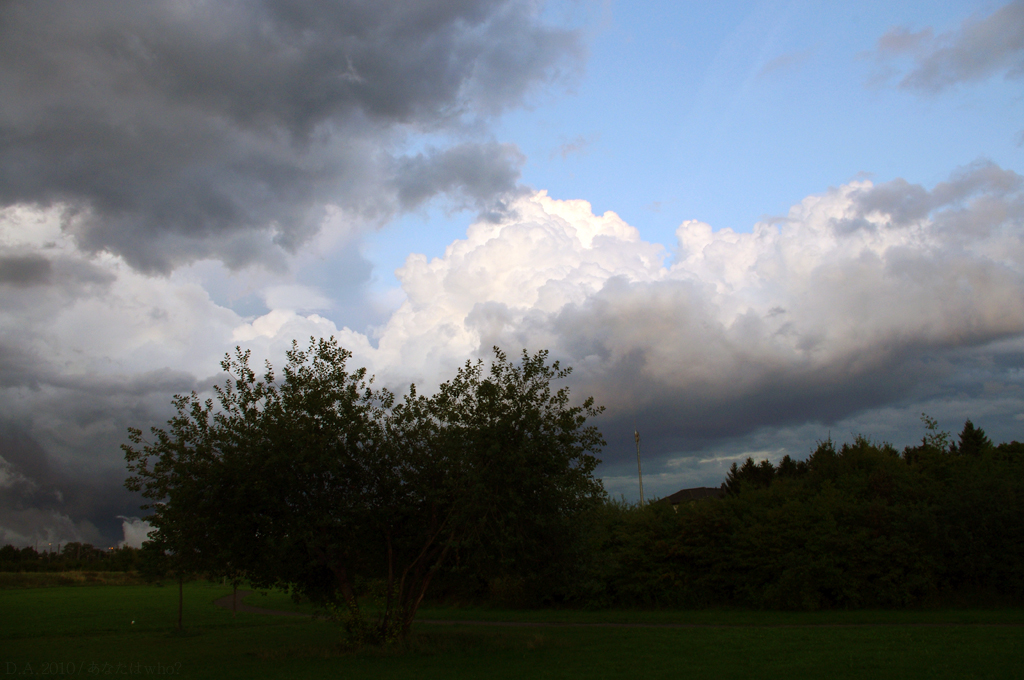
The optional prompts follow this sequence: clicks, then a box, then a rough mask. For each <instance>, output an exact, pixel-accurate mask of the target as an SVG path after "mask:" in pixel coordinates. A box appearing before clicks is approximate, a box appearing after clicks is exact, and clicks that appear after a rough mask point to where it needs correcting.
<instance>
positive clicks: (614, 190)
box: [368, 2, 1024, 284]
mask: <svg viewBox="0 0 1024 680" xmlns="http://www.w3.org/2000/svg"><path fill="white" fill-rule="evenodd" d="M1000 6H1001V3H993V2H987V3H986V2H960V3H956V2H953V3H931V2H906V3H888V2H861V3H855V4H847V5H842V4H836V3H816V2H789V3H774V2H727V3H713V4H709V5H707V6H702V7H693V6H685V7H681V6H680V5H679V4H678V3H671V2H664V3H659V2H650V3H646V2H645V3H605V4H602V5H599V6H592V5H586V4H575V3H574V4H573V5H571V6H570V7H568V8H566V7H561V8H558V9H550V10H549V12H548V14H549V16H551V17H552V19H553V20H562V21H565V20H566V19H568V20H569V22H571V23H572V24H573V25H581V26H583V27H584V29H585V31H586V33H587V35H588V41H587V44H588V48H589V55H588V57H587V59H586V61H585V63H584V64H583V65H582V67H581V70H582V73H581V74H580V75H579V76H578V77H577V78H575V79H571V80H570V82H569V84H568V87H563V88H560V87H559V86H558V84H555V85H553V86H549V87H548V88H545V89H544V90H543V91H542V92H538V93H536V94H534V95H533V96H532V97H531V101H530V106H529V108H525V107H524V108H522V109H519V110H516V111H513V112H510V113H508V114H505V115H504V116H503V117H502V118H501V119H500V120H499V121H498V122H497V123H496V124H495V125H494V126H493V127H492V133H493V135H494V137H495V138H497V139H499V140H502V141H513V142H515V143H516V144H517V145H518V146H519V147H520V149H521V150H522V151H523V153H524V154H525V156H526V162H525V164H524V165H523V168H522V173H523V174H522V180H523V181H524V182H525V183H526V184H529V185H531V186H533V187H536V188H539V189H546V190H547V191H548V193H549V194H550V195H551V196H553V197H556V198H565V199H568V198H583V199H585V200H588V201H590V202H591V203H592V205H593V206H594V211H595V212H597V213H601V212H604V211H605V210H612V211H614V212H616V213H618V214H619V215H620V216H622V217H623V218H624V219H625V220H626V221H627V222H629V223H630V224H632V225H634V226H636V227H637V228H639V229H640V231H641V233H642V234H643V235H644V237H645V238H647V239H649V240H653V241H657V242H659V243H663V244H665V245H667V246H669V247H671V246H672V245H673V244H674V240H675V237H674V231H675V228H676V227H677V226H678V225H679V223H680V222H682V221H683V220H684V219H700V220H702V221H705V222H707V223H709V224H711V225H712V226H713V227H715V228H724V227H728V228H730V229H734V230H736V231H750V229H751V228H752V227H753V225H754V224H755V223H756V222H757V221H759V220H760V219H762V217H764V216H772V215H781V214H785V213H786V211H788V209H789V207H790V205H792V204H793V203H795V202H797V201H799V200H800V199H802V198H803V197H804V196H807V195H809V194H813V193H819V192H822V191H824V190H825V189H826V188H827V187H829V186H836V185H839V184H842V183H844V182H848V181H850V180H853V179H856V178H858V177H863V176H867V177H870V178H872V179H874V180H875V181H878V182H882V181H888V180H892V179H896V178H903V179H906V180H907V181H909V182H912V183H920V184H922V185H924V186H932V185H934V184H936V183H938V182H940V181H942V180H944V179H945V178H946V177H947V176H948V174H949V173H950V171H952V170H953V169H954V168H956V167H959V166H963V165H967V164H969V163H971V162H973V161H976V160H978V159H982V158H984V159H989V160H992V161H994V162H996V163H998V164H999V165H1000V166H1002V167H1004V168H1020V167H1021V162H1022V160H1024V145H1022V144H1021V137H1020V135H1021V133H1022V131H1024V101H1022V95H1024V91H1022V90H1021V87H1020V81H1019V80H1007V79H1006V78H1005V77H1004V74H1003V73H998V72H997V73H993V74H992V75H991V76H990V77H988V78H984V79H982V80H980V81H979V82H971V83H964V84H960V85H957V86H955V87H951V88H949V89H946V90H944V91H942V92H937V93H931V92H925V93H919V92H914V91H907V90H905V89H901V88H899V87H898V86H897V84H898V80H899V75H900V74H902V73H904V72H905V70H906V69H907V67H908V66H909V65H910V60H909V59H907V58H895V59H883V58H879V57H878V55H877V44H878V41H879V39H880V38H881V37H882V36H883V35H885V34H886V33H887V32H888V31H890V30H892V29H893V28H896V27H904V28H906V29H908V30H910V31H912V32H914V31H921V30H924V29H926V28H932V29H933V31H934V33H935V34H936V35H938V34H942V33H947V32H954V31H956V30H957V29H958V28H959V27H960V25H961V24H962V23H963V22H964V21H965V20H968V19H971V18H984V17H986V16H988V15H990V14H991V13H992V12H993V11H994V10H996V9H997V8H999V7H1000ZM890 69H892V70H894V71H895V73H894V74H892V75H891V76H890V77H888V78H884V76H885V75H886V72H887V71H888V70H890ZM432 213H433V214H431V216H430V218H429V219H428V220H422V219H421V218H420V216H418V215H410V216H408V217H406V218H405V219H404V220H403V222H402V224H401V226H400V227H399V228H389V229H387V230H383V231H381V232H378V233H377V234H375V235H374V236H373V237H372V238H371V239H370V243H371V244H372V245H371V246H370V249H369V250H368V252H369V253H370V254H371V259H372V260H373V261H374V262H375V264H377V263H378V262H379V267H378V268H379V269H380V271H379V272H377V274H378V275H379V276H381V277H382V282H387V283H389V284H394V283H395V282H394V279H393V278H392V277H389V276H388V275H387V270H388V269H389V268H396V267H398V266H400V265H401V263H402V262H404V260H405V257H406V255H407V251H416V252H423V253H426V254H428V255H430V256H437V255H440V254H441V253H442V252H443V249H444V247H445V246H447V245H448V243H449V242H450V241H451V240H453V239H455V238H458V237H460V236H462V235H463V234H464V229H465V226H466V225H467V224H468V223H469V222H471V221H472V217H473V216H472V215H454V216H452V217H448V216H446V215H445V214H444V211H443V210H440V209H436V210H434V211H432ZM396 232H401V233H400V234H398V233H396Z"/></svg>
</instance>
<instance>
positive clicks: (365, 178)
mask: <svg viewBox="0 0 1024 680" xmlns="http://www.w3.org/2000/svg"><path fill="white" fill-rule="evenodd" d="M580 49H581V47H580V42H579V37H578V36H577V34H575V33H573V32H567V31H562V30H557V29H553V28H550V27H547V26H544V25H542V24H541V23H540V22H539V20H538V18H537V16H536V13H535V7H534V5H533V3H530V2H525V1H521V0H461V1H458V2H450V1H447V0H419V1H417V2H402V3H391V2H377V1H363V0H347V1H344V2H331V3H322V2H312V1H310V0H264V1H262V2H230V1H229V2H219V1H218V2H196V3H127V4H126V3H122V2H112V1H105V0H82V1H80V2H75V3H71V4H68V3H63V2H52V1H49V0H41V1H32V2H28V1H18V0H13V1H10V2H5V3H3V4H0V205H12V204H16V203H38V204H42V205H49V204H53V203H61V204H66V205H67V206H68V212H67V214H66V225H65V227H66V228H67V229H69V230H72V231H73V232H74V233H75V234H76V236H77V237H78V240H79V243H80V245H81V246H82V247H84V248H86V249H88V250H91V251H100V250H107V251H110V252H113V253H116V254H120V255H122V256H124V257H125V259H126V260H127V261H128V262H129V263H131V264H132V265H133V266H135V267H138V268H141V269H144V270H157V271H164V272H166V271H169V270H170V269H171V268H173V267H174V266H175V265H177V264H180V263H182V262H187V261H190V260H193V259H197V258H205V257H213V258H219V259H222V260H224V261H225V262H226V263H228V264H229V265H231V266H236V267H237V266H242V265H245V264H248V263H251V262H255V261H263V262H269V263H273V262H274V261H275V258H277V257H280V253H281V252H282V251H284V252H287V251H290V250H293V249H294V248H295V247H296V246H297V245H299V244H301V243H303V242H304V241H306V240H307V239H308V238H310V236H311V235H312V234H313V233H315V232H316V230H317V229H318V228H319V225H320V222H321V220H322V219H323V209H324V206H325V205H328V204H334V205H338V206H341V207H342V208H344V209H346V210H347V211H349V212H350V213H351V214H352V215H354V216H356V217H361V218H365V219H370V220H380V219H384V218H386V217H387V216H389V215H390V214H392V213H393V212H394V211H396V210H399V209H409V208H413V207H415V206H416V205H419V204H420V203H421V202H422V201H424V200H427V199H429V198H430V197H431V196H433V195H435V194H436V193H438V192H453V193H456V194H462V195H464V196H463V197H467V196H468V197H469V199H471V200H470V203H471V204H472V205H474V206H477V205H480V204H484V205H487V204H489V202H490V201H491V200H492V199H494V198H495V197H500V196H501V195H502V194H503V193H505V192H508V191H511V190H513V189H514V188H515V184H516V180H517V179H518V165H519V164H520V162H521V159H520V156H519V154H518V152H517V151H516V150H515V149H514V148H510V147H509V146H507V145H506V146H498V145H495V144H493V143H484V144H483V145H478V144H477V143H472V142H466V143H463V144H462V145H461V146H458V147H456V148H454V149H443V148H442V149H435V150H431V151H429V152H427V153H424V154H420V155H418V156H413V157H411V158H404V157H402V156H401V155H400V148H401V144H402V142H403V139H404V138H405V136H406V135H408V134H415V133H420V132H429V133H434V134H437V133H446V132H448V133H451V132H458V131H460V130H464V129H467V126H470V127H472V125H473V123H472V121H473V120H478V119H480V118H481V117H486V116H489V115H493V114H496V113H499V112H501V111H502V110H504V109H506V108H508V107H510V106H515V105H517V104H519V103H521V101H522V99H523V97H524V96H525V94H526V93H527V92H528V91H529V90H530V88H531V87H532V86H534V85H535V84H536V83H538V82H540V81H545V80H549V79H551V78H553V77H557V76H558V74H559V72H560V69H563V68H569V69H571V68H572V67H573V65H574V64H575V60H574V59H575V57H577V56H578V55H579V54H580ZM495 152H496V153H495ZM396 153H397V154H398V156H397V157H396V156H395V154H396ZM425 166H426V167H430V166H436V167H437V168H440V169H441V170H442V171H443V172H444V174H445V177H444V179H443V181H438V180H431V181H425V180H424V178H423V169H424V167H425ZM481 178H484V179H481ZM10 266H15V265H13V264H12V265H10ZM15 268H16V267H15ZM8 270H9V271H14V270H11V269H10V267H8ZM5 276H8V274H5ZM9 276H13V277H15V278H17V277H18V276H19V275H18V274H9Z"/></svg>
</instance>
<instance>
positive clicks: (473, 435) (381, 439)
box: [124, 339, 604, 643]
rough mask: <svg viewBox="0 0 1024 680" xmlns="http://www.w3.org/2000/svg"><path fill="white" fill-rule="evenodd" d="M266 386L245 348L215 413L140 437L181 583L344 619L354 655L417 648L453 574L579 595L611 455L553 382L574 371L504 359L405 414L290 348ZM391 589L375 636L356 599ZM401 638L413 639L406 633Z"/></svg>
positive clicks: (417, 399)
mask: <svg viewBox="0 0 1024 680" xmlns="http://www.w3.org/2000/svg"><path fill="white" fill-rule="evenodd" d="M287 358H288V362H287V364H286V365H285V366H284V367H283V369H282V371H281V377H280V379H278V377H277V376H276V375H275V373H274V371H273V368H272V367H271V366H270V365H269V363H268V365H267V368H266V372H265V373H264V375H263V376H262V377H258V376H257V375H256V373H255V371H254V370H253V369H252V368H251V367H250V366H249V353H248V352H243V351H242V350H241V349H238V350H237V351H236V353H235V355H234V356H228V357H226V358H225V360H224V362H222V367H223V368H224V370H225V371H226V372H227V373H228V374H229V376H230V378H229V380H228V381H227V382H226V383H225V384H224V385H222V386H219V387H218V388H216V389H217V394H216V396H217V400H216V408H215V404H214V401H213V400H206V401H201V400H200V399H199V397H198V396H197V395H195V394H192V395H188V396H179V397H176V398H175V402H174V403H175V407H176V410H177V415H176V416H175V417H174V418H172V419H171V421H169V423H168V425H169V428H168V430H166V431H165V430H161V429H156V428H154V429H153V430H152V437H153V442H152V443H149V442H144V441H143V439H142V434H141V432H140V431H138V430H131V431H130V440H131V444H130V445H126V446H125V447H124V450H125V457H126V460H127V462H128V466H129V469H130V470H131V472H132V476H131V477H129V479H128V481H127V482H126V485H127V486H128V487H129V488H130V489H134V490H139V491H142V492H143V495H144V496H145V497H146V498H148V499H150V500H151V501H152V502H151V504H150V506H149V507H150V508H151V509H153V510H154V511H155V514H154V516H153V517H152V518H151V522H152V523H153V525H154V526H155V527H157V529H158V534H157V537H156V541H155V542H156V544H157V546H158V547H159V549H160V551H161V552H162V554H165V555H167V556H168V559H169V560H170V564H171V565H172V568H173V569H175V570H176V571H175V573H176V574H178V573H181V574H184V573H187V572H189V571H190V570H192V571H196V570H202V571H207V572H211V573H214V574H217V575H222V576H225V577H228V578H232V579H238V578H239V577H240V576H241V575H242V574H244V575H245V576H246V578H248V579H250V580H251V581H252V582H253V583H254V584H255V585H257V586H259V587H275V586H276V587H283V588H288V589H291V590H292V591H293V592H294V593H296V594H298V595H301V596H304V597H308V598H310V599H311V600H312V601H315V602H318V603H320V604H321V605H322V606H325V607H326V608H328V610H330V611H333V612H335V614H336V615H337V616H336V618H338V619H340V620H344V621H345V622H346V626H347V628H348V630H349V634H350V637H351V638H352V640H353V641H354V642H357V643H365V642H368V641H373V642H377V643H387V642H389V641H392V640H393V639H395V636H396V635H398V636H399V637H405V636H406V635H407V634H408V631H409V627H410V625H411V622H412V619H413V617H414V616H415V613H416V610H417V608H418V607H419V605H420V603H421V602H422V600H423V597H424V595H425V593H426V592H427V589H428V587H429V585H430V583H431V581H432V580H433V578H434V576H435V574H437V572H438V571H439V570H440V569H441V568H442V567H444V566H445V565H446V564H453V565H454V567H453V568H454V569H455V570H458V569H460V568H461V569H467V568H472V569H473V570H474V571H475V572H476V573H478V574H494V575H496V576H500V575H503V574H505V573H514V574H516V575H519V576H525V577H526V578H527V579H528V580H529V581H531V582H532V583H533V584H534V585H535V586H536V587H535V590H537V591H538V592H539V591H540V590H541V588H540V587H539V586H537V585H536V584H544V588H546V589H547V592H548V593H550V592H552V591H557V590H558V589H559V588H560V587H564V586H565V585H566V584H567V583H568V582H570V581H571V579H572V576H573V564H574V560H573V558H574V556H575V553H574V550H577V548H578V546H579V544H580V541H579V540H578V537H579V536H580V535H581V533H582V531H583V530H582V528H581V527H582V523H581V522H580V521H579V519H580V517H581V516H582V515H583V514H584V513H585V512H587V511H588V510H589V509H591V508H593V507H596V506H597V505H598V504H599V503H600V501H601V499H602V498H603V495H604V492H603V488H602V487H601V485H600V482H598V481H596V480H595V479H594V478H593V471H594V469H595V467H596V466H597V463H598V461H597V459H596V458H595V457H594V453H596V452H597V451H598V450H599V449H600V447H601V446H602V445H603V444H604V442H603V440H602V439H601V436H600V434H599V433H598V432H597V430H596V429H595V428H593V427H592V426H590V427H588V426H586V425H585V422H586V420H587V419H588V418H590V417H592V416H595V415H597V414H598V413H600V411H601V409H600V408H597V407H595V406H594V405H593V400H587V401H586V402H585V403H584V404H583V405H582V406H577V407H573V406H570V405H569V392H568V390H567V389H566V388H563V389H560V390H558V391H557V392H554V393H553V392H552V390H551V387H550V382H551V381H552V380H558V379H562V378H565V377H566V376H567V375H569V369H561V368H560V367H559V365H558V362H555V363H554V364H552V365H550V366H549V365H548V364H547V353H546V352H539V353H537V354H536V355H533V356H530V355H529V354H528V353H526V352H525V351H524V352H523V355H522V361H521V363H520V364H519V365H516V364H513V363H512V362H510V361H508V359H507V357H506V355H505V354H504V353H502V352H501V351H500V350H498V349H497V348H495V359H494V361H493V362H492V363H491V365H490V367H489V370H488V371H487V372H486V374H485V372H484V366H483V362H477V363H476V364H472V363H470V362H467V363H466V365H465V366H464V367H462V368H461V369H459V371H458V373H457V375H456V376H455V377H454V378H453V379H452V380H449V381H447V382H445V383H444V384H442V385H441V387H440V388H439V391H438V393H437V394H436V395H435V396H433V397H430V398H428V397H425V396H423V395H419V394H417V393H416V389H415V386H412V387H411V388H410V390H409V392H408V394H406V395H404V397H403V398H402V399H401V400H396V399H395V397H394V395H392V394H391V393H390V392H388V391H387V390H374V389H373V388H372V387H371V384H372V378H367V376H366V371H365V369H358V370H356V371H351V372H350V371H349V370H348V369H347V367H346V364H347V361H348V360H349V359H350V358H351V353H350V352H348V351H347V350H345V349H343V348H341V347H339V346H338V345H337V344H336V343H335V342H334V340H333V339H331V340H319V341H316V340H311V342H310V344H309V346H308V348H307V349H305V350H303V349H300V348H299V347H298V345H297V344H295V343H293V345H292V349H291V350H290V351H289V352H288V353H287ZM375 579H376V580H379V581H381V582H383V583H384V584H385V587H384V590H383V595H382V597H383V602H382V606H380V607H379V609H378V610H377V611H379V616H377V618H376V621H375V622H374V623H373V624H368V623H366V618H365V616H364V612H363V611H362V610H361V605H360V601H359V595H361V594H362V593H360V592H359V584H360V583H366V582H370V581H373V580H375ZM395 631H398V632H397V633H396V632H395Z"/></svg>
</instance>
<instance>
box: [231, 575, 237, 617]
mask: <svg viewBox="0 0 1024 680" xmlns="http://www.w3.org/2000/svg"><path fill="white" fill-rule="evenodd" d="M237 613H238V583H232V584H231V618H235V614H237Z"/></svg>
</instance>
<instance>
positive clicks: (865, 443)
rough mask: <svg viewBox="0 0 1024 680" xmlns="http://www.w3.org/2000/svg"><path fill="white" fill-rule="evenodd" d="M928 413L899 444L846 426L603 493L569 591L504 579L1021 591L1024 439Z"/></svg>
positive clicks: (715, 588) (667, 601) (666, 598)
mask: <svg viewBox="0 0 1024 680" xmlns="http://www.w3.org/2000/svg"><path fill="white" fill-rule="evenodd" d="M928 424H929V426H930V427H931V428H932V429H931V430H930V431H929V435H928V436H926V437H925V438H924V439H923V441H922V442H921V444H920V445H918V446H912V447H906V448H905V449H904V450H903V451H902V452H901V451H898V450H896V449H895V448H894V447H892V446H890V445H888V444H877V443H873V442H871V441H869V440H868V439H865V438H863V437H859V438H857V439H856V440H855V441H854V442H853V443H847V444H843V445H842V446H840V447H839V448H838V449H837V448H836V445H835V443H834V442H832V441H831V440H828V441H825V442H822V443H820V444H819V445H818V447H817V449H816V450H815V451H814V453H813V454H812V455H811V456H810V457H809V458H808V459H807V460H806V461H794V460H792V459H790V458H789V457H786V458H784V459H783V460H782V461H781V462H780V463H779V464H777V465H773V464H771V463H770V462H768V461H763V462H761V463H755V462H754V461H753V460H751V459H748V460H747V461H746V462H745V463H744V464H743V465H741V466H737V465H735V464H734V465H733V467H732V470H731V471H730V472H729V475H728V478H727V479H726V481H725V483H724V484H723V488H724V489H725V491H726V494H725V495H724V497H722V498H718V499H707V500H701V501H696V502H692V503H689V504H684V505H681V506H677V507H676V508H675V509H673V507H672V506H670V505H668V504H667V503H665V502H658V503H652V504H650V505H648V506H647V507H645V508H639V507H637V506H631V505H627V504H624V503H609V504H606V505H605V506H604V507H602V508H600V509H599V510H598V511H597V512H596V514H595V515H594V517H593V518H592V526H591V531H590V542H589V550H588V552H587V554H586V556H585V561H586V568H585V569H584V570H583V572H584V573H582V574H581V576H582V578H580V579H579V580H578V581H577V582H576V584H575V585H574V588H573V589H572V591H569V592H564V593H554V592H547V593H544V592H542V591H540V590H534V591H532V592H529V591H528V590H523V591H522V592H520V593H518V594H520V595H522V596H523V598H524V601H525V600H529V599H531V598H533V601H535V602H538V601H543V600H545V599H547V600H548V601H551V600H553V599H558V598H564V599H565V600H566V601H571V602H574V603H575V604H577V605H584V606H608V605H615V606H657V607H686V608H690V607H709V606H740V607H755V608H773V609H823V608H861V607H908V606H928V605H948V604H961V605H986V604H993V603H1004V602H1017V603H1019V602H1021V601H1022V600H1024V444H1020V443H1018V442H1011V443H1005V444H1000V445H998V446H996V445H993V444H992V442H991V441H990V440H989V438H988V437H987V436H986V435H985V433H984V431H982V430H981V429H979V428H976V427H975V426H974V425H973V424H972V423H971V422H970V421H968V422H967V423H966V425H965V426H964V429H963V431H962V432H961V433H960V436H959V438H958V439H956V440H953V439H952V437H950V436H949V435H947V434H940V433H937V432H936V431H935V429H934V421H928ZM527 582H528V580H527V579H522V580H520V581H519V583H520V585H522V586H525V585H526V584H527ZM496 583H497V584H498V585H499V588H498V591H497V593H496V594H498V595H502V594H504V593H507V590H508V589H507V587H506V588H505V589H504V591H503V590H502V588H501V585H502V584H503V583H504V584H507V583H508V579H505V580H504V581H501V580H499V581H497V582H496ZM493 585H494V583H492V591H493V590H494V588H493Z"/></svg>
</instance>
